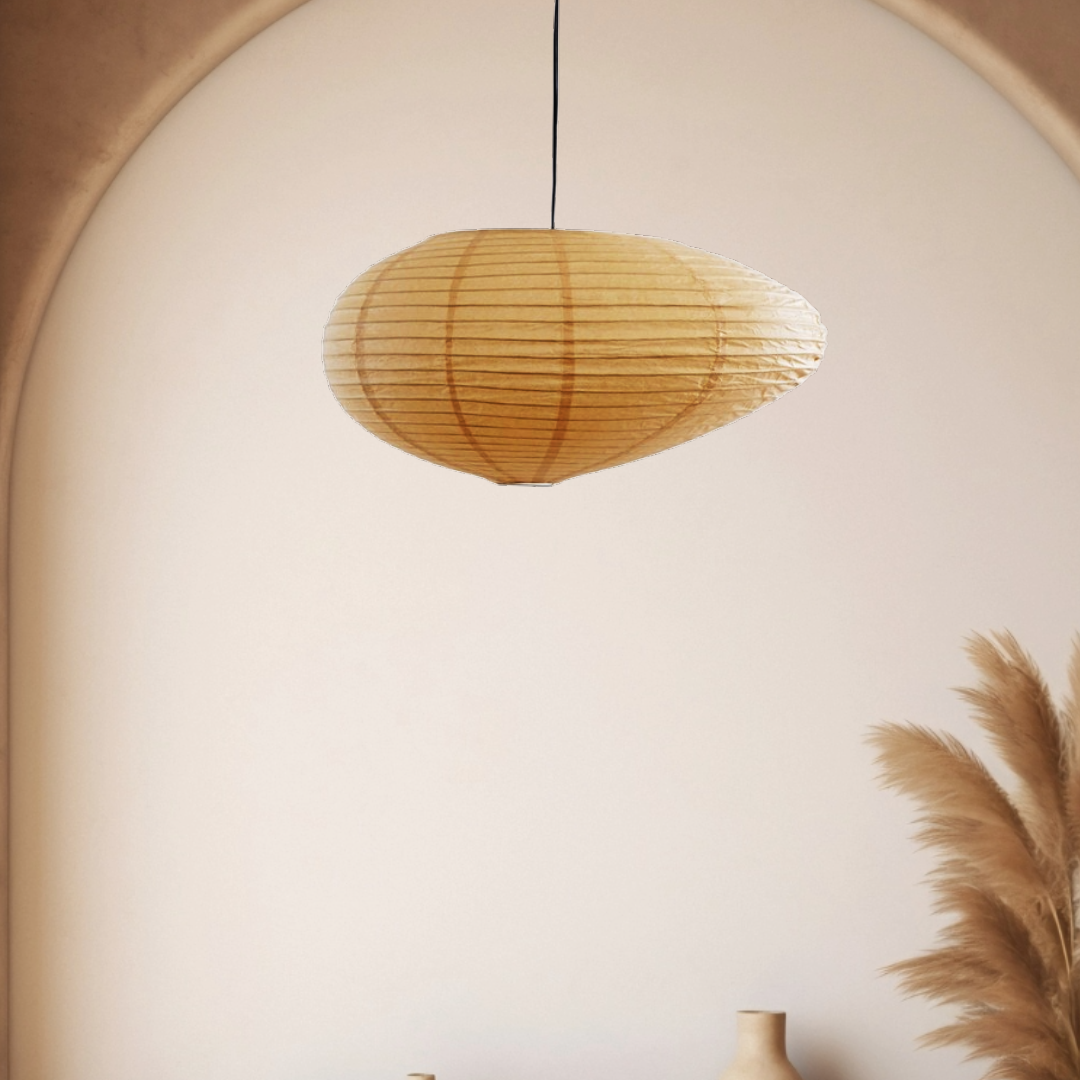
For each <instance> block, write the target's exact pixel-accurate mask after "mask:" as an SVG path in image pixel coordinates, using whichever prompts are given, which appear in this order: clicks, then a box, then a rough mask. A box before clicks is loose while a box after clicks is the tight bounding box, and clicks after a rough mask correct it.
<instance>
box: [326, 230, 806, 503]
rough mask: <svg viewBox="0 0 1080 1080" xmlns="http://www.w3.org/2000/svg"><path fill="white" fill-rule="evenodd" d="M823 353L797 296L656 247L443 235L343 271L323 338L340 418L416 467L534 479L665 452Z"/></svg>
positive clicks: (694, 254)
mask: <svg viewBox="0 0 1080 1080" xmlns="http://www.w3.org/2000/svg"><path fill="white" fill-rule="evenodd" d="M824 348H825V328H824V327H823V326H822V324H821V320H820V319H819V318H818V313H817V312H816V311H815V310H814V309H813V308H812V307H811V306H810V305H809V304H808V303H807V302H806V301H805V300H804V299H803V298H802V297H801V296H799V295H798V294H797V293H794V292H792V291H791V290H790V289H787V288H785V287H784V286H783V285H780V284H778V283H777V282H775V281H773V280H771V279H770V278H767V277H765V275H764V274H759V273H757V272H756V271H754V270H751V269H749V268H748V267H745V266H742V265H741V264H739V263H736V262H732V261H731V260H730V259H724V258H721V257H720V256H718V255H710V254H709V253H708V252H705V251H699V250H698V249H696V248H690V247H685V246H683V245H682V244H675V243H671V242H670V241H667V240H654V239H652V238H650V237H644V236H622V235H618V234H613V233H594V232H572V231H564V230H561V229H560V230H554V229H483V230H479V231H474V232H457V233H444V234H442V235H439V236H433V237H431V238H430V239H428V240H425V241H424V242H423V243H421V244H417V245H416V246H415V247H412V248H409V249H407V250H406V251H403V252H400V253H399V254H397V255H394V256H392V257H391V258H389V259H386V260H384V261H383V262H381V263H378V264H377V265H375V266H373V267H372V268H371V269H370V270H368V271H367V272H366V273H364V274H361V276H360V277H359V278H357V279H356V281H354V282H353V284H352V285H350V286H349V288H348V289H347V290H346V291H345V292H344V294H343V295H342V297H341V299H340V300H339V301H338V303H337V306H336V307H335V308H334V312H333V314H332V315H331V317H330V322H329V325H328V326H327V329H326V348H325V356H326V371H327V375H328V377H329V380H330V385H331V387H332V388H333V390H334V393H335V394H336V395H337V397H338V400H339V401H340V402H341V404H342V405H343V406H344V407H345V409H346V411H347V412H348V413H349V415H350V416H352V417H353V418H354V419H355V420H357V421H359V422H360V423H361V424H363V425H364V427H366V428H367V429H368V430H369V431H371V432H373V433H374V434H376V435H378V436H379V438H381V439H385V440H386V441H387V442H389V443H392V444H393V445H394V446H397V447H400V448H401V449H402V450H407V451H409V453H411V454H415V455H416V456H417V457H421V458H424V459H426V460H427V461H433V462H436V463H437V464H439V465H445V466H447V467H448V468H451V469H459V470H461V471H462V472H470V473H476V474H477V475H478V476H484V477H487V479H489V480H493V481H495V482H496V483H499V484H547V483H557V482H558V481H560V480H566V479H568V478H569V477H571V476H579V475H581V474H582V473H588V472H595V471H596V470H598V469H606V468H609V467H610V466H612V465H621V464H623V463H625V462H627V461H633V460H634V459H635V458H640V457H645V456H646V455H648V454H654V453H656V452H657V451H658V450H666V449H667V448H668V447H669V446H675V445H676V444H678V443H681V442H686V440H688V439H693V438H695V437H696V436H698V435H702V434H704V433H705V432H707V431H712V430H713V429H714V428H718V427H721V426H723V425H724V424H728V423H730V422H731V421H732V420H737V419H738V418H739V417H740V416H745V415H746V414H747V413H748V412H752V411H753V410H754V409H757V408H758V407H760V406H761V405H765V404H767V403H768V402H770V401H772V400H773V399H774V398H776V397H779V396H780V395H781V394H783V393H784V392H785V391H787V390H790V389H792V388H793V387H795V386H797V385H798V384H799V383H800V382H802V380H803V379H805V378H806V377H807V376H808V375H809V374H810V373H811V372H813V371H814V369H815V368H816V367H817V365H818V362H819V361H820V360H821V354H822V352H823V351H824Z"/></svg>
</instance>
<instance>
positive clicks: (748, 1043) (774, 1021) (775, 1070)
mask: <svg viewBox="0 0 1080 1080" xmlns="http://www.w3.org/2000/svg"><path fill="white" fill-rule="evenodd" d="M736 1024H737V1029H738V1041H737V1042H736V1044H735V1060H734V1061H733V1062H732V1063H731V1065H730V1067H729V1068H728V1070H727V1072H725V1073H722V1074H721V1077H720V1080H802V1078H801V1077H800V1076H799V1074H798V1073H797V1072H796V1071H795V1066H794V1065H792V1064H791V1062H790V1061H788V1056H787V1049H786V1048H785V1045H784V1036H785V1029H786V1027H787V1013H774V1012H740V1013H736Z"/></svg>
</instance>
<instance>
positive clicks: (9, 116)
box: [0, 0, 1080, 1076]
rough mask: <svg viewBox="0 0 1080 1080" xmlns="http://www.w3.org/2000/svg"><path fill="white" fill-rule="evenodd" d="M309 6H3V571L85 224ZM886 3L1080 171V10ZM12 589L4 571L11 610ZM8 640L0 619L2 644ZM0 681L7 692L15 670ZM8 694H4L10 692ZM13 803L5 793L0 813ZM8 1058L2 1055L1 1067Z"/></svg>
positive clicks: (1051, 1)
mask: <svg viewBox="0 0 1080 1080" xmlns="http://www.w3.org/2000/svg"><path fill="white" fill-rule="evenodd" d="M302 2H303V0H4V3H3V5H2V6H0V286H2V288H0V349H2V352H3V357H2V366H0V504H2V505H3V506H4V507H5V511H4V513H5V520H4V523H3V525H2V526H0V536H3V537H4V540H2V541H0V544H3V545H4V551H0V567H6V535H7V523H6V506H7V488H8V479H9V473H10V458H11V448H12V442H13V432H14V426H15V421H16V417H17V411H18V403H19V394H20V388H21V385H22V379H23V374H24V372H25V369H26V364H27V361H28V358H29V355H30V351H31V348H32V345H33V341H34V337H35V334H36V330H37V326H38V324H39V321H40V319H41V315H42V313H43V311H44V309H45V306H46V304H47V303H48V299H49V296H50V295H51V292H52V289H53V286H54V284H55V282H56V280H57V277H58V275H59V273H60V271H61V269H62V267H63V265H64V262H65V259H66V258H67V255H68V253H69V251H70V250H71V247H72V245H73V243H74V242H75V240H76V238H77V237H78V235H79V232H80V230H81V228H82V226H83V224H84V223H85V221H86V220H87V218H88V216H89V215H90V213H91V212H92V210H93V208H94V206H95V205H96V203H97V201H98V199H99V198H100V196H101V194H102V193H103V192H104V190H105V189H106V188H107V187H108V184H109V183H110V181H111V180H112V178H113V177H114V176H115V175H116V173H117V171H118V170H119V169H120V168H121V167H122V166H123V164H124V162H125V161H126V160H127V158H128V157H129V156H130V154H131V153H132V151H133V150H134V149H135V148H136V147H137V146H138V144H139V143H140V142H141V141H142V139H143V138H144V137H145V135H146V134H147V132H149V131H150V130H151V129H152V128H153V126H154V125H155V124H156V122H157V121H158V120H159V119H160V118H161V117H162V116H163V115H164V114H165V113H166V112H167V111H168V110H169V108H171V106H172V105H173V104H174V103H175V102H176V101H177V100H178V99H179V98H180V97H182V96H183V94H184V93H186V92H187V90H188V89H190V87H191V86H193V85H194V84H195V83H197V82H198V81H199V79H200V78H202V76H203V75H205V74H206V73H207V72H208V71H210V70H212V69H213V68H214V67H215V66H216V65H217V64H218V63H220V61H221V60H222V59H224V58H225V57H226V56H227V55H228V54H229V53H231V52H232V51H234V50H235V49H236V48H237V47H239V46H240V45H242V44H243V43H244V42H245V41H247V40H248V39H249V38H251V37H252V36H253V35H254V34H256V33H258V32H259V31H260V30H261V29H263V28H264V27H265V26H267V25H269V24H270V23H272V22H273V21H275V20H276V19H277V18H279V17H281V16H282V15H284V14H285V13H287V12H288V11H290V10H292V9H293V8H295V7H298V6H299V4H300V3H302ZM880 2H881V3H882V5H883V6H884V7H886V8H888V9H890V10H892V11H894V12H895V13H897V14H898V15H900V16H902V17H904V18H907V19H908V20H909V21H911V22H912V23H914V24H915V25H916V26H919V27H920V28H921V29H923V30H924V31H926V32H927V33H929V34H931V36H933V37H935V38H937V39H938V40H939V41H941V42H942V43H943V44H944V45H946V46H947V47H948V48H950V49H951V50H952V51H953V52H955V53H956V54H957V55H958V56H960V57H961V58H962V59H964V60H965V61H966V62H967V63H969V64H970V65H971V66H972V67H974V68H975V69H976V70H978V71H980V72H981V73H982V74H983V75H984V76H985V77H987V78H988V79H989V80H990V81H991V82H993V83H994V84H995V85H996V86H997V87H998V88H999V89H1000V90H1001V91H1002V92H1003V93H1004V94H1005V95H1006V96H1007V97H1009V98H1010V100H1012V101H1013V102H1014V104H1015V105H1016V106H1017V108H1019V109H1020V110H1021V111H1022V112H1023V113H1024V114H1025V115H1026V116H1028V118H1029V119H1030V120H1031V121H1032V122H1033V123H1034V124H1035V125H1036V126H1037V127H1038V128H1039V129H1040V130H1041V131H1042V132H1043V134H1044V135H1045V136H1046V137H1047V138H1048V139H1049V140H1050V141H1051V143H1052V144H1053V145H1054V146H1055V147H1056V148H1057V149H1058V151H1059V153H1061V154H1062V156H1063V157H1064V158H1065V159H1066V161H1068V162H1069V164H1070V165H1071V166H1072V167H1073V168H1074V170H1080V153H1078V152H1077V147H1080V4H1077V3H1076V2H1075V0H935V2H932V3H931V2H930V0H880ZM5 597H6V571H5V572H4V573H2V574H0V607H4V606H5ZM5 635H6V631H5V630H4V629H3V627H2V626H0V642H6V636H5ZM4 654H5V655H6V646H5V648H4ZM0 682H2V683H3V684H4V686H6V671H4V672H0ZM0 701H3V702H6V692H5V690H4V689H3V687H0ZM3 732H6V715H5V714H4V713H0V746H6V738H3V737H2V733H3ZM5 760H6V755H5ZM4 774H5V775H6V770H5V771H4ZM5 807H6V798H5V797H3V795H2V793H0V814H4V813H6V811H5V809H4V808H5ZM4 835H6V827H5V826H4V824H3V822H0V837H2V836H4ZM6 861H7V860H6V858H0V905H2V904H5V903H6ZM0 920H4V916H3V909H2V908H0ZM4 921H6V920H4ZM0 939H3V941H2V943H0V948H2V949H4V950H5V953H4V955H3V956H0V995H2V996H3V1000H0V1015H6V1006H5V1004H4V1002H5V1001H6V978H5V977H3V974H2V973H3V972H4V971H6V935H0ZM5 1035H6V1032H5ZM5 1042H6V1039H5ZM5 1063H6V1054H3V1053H2V1052H0V1075H4V1076H6V1075H7V1069H6V1064H5Z"/></svg>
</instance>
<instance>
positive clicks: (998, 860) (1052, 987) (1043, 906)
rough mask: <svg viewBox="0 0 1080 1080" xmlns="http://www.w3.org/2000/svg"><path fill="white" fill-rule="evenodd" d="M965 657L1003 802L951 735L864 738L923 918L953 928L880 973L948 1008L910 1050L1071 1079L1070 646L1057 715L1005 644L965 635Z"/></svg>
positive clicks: (1076, 868)
mask: <svg viewBox="0 0 1080 1080" xmlns="http://www.w3.org/2000/svg"><path fill="white" fill-rule="evenodd" d="M968 655H969V656H970V657H971V659H972V662H973V663H974V664H975V667H976V668H977V669H978V671H979V673H980V674H981V676H982V680H981V682H980V684H979V685H978V686H977V687H975V688H974V689H967V690H961V691H960V693H961V696H962V697H963V698H964V699H965V700H966V701H967V702H969V703H970V704H971V706H972V711H973V716H974V719H975V720H976V722H977V723H978V724H979V725H980V726H981V727H982V728H983V730H984V731H986V733H987V735H988V736H989V739H990V742H991V745H992V746H993V747H994V749H995V750H996V751H997V753H998V754H999V755H1000V757H1001V759H1002V761H1003V762H1004V763H1005V764H1006V765H1007V766H1008V768H1009V770H1010V772H1011V773H1012V774H1013V776H1014V777H1015V779H1016V784H1015V787H1014V790H1012V791H1011V792H1006V791H1005V790H1004V788H1002V787H1001V785H1000V784H998V783H997V781H996V780H994V778H993V777H992V776H991V775H990V772H989V771H988V770H987V768H986V767H985V766H984V765H983V763H982V762H981V761H980V760H979V759H978V758H977V757H976V756H975V755H974V754H973V753H972V752H971V751H970V750H968V749H967V748H966V747H965V746H964V745H963V744H962V743H960V742H959V740H957V739H955V738H953V737H952V736H951V735H940V734H937V733H935V732H932V731H929V730H927V729H926V728H923V727H918V726H915V725H912V724H904V725H901V724H882V725H880V726H878V727H876V728H875V729H874V730H873V733H872V735H871V742H872V743H873V745H874V746H875V747H876V748H877V750H878V754H879V756H878V763H879V765H880V766H881V768H882V781H883V783H884V784H885V785H886V786H887V787H890V788H893V789H895V790H897V791H899V792H901V793H902V794H904V795H908V796H910V797H911V798H913V799H914V800H915V801H916V803H917V804H918V806H919V808H920V811H921V813H920V816H919V825H920V828H919V832H918V833H917V839H918V841H919V843H920V844H922V845H923V846H926V847H929V848H930V849H931V850H933V851H935V852H937V854H938V856H939V860H940V861H939V863H938V865H937V867H936V869H935V870H934V871H933V873H932V875H931V883H932V887H933V890H934V898H935V908H936V910H937V911H939V912H941V913H944V914H946V915H948V916H950V917H951V918H952V919H953V921H952V922H951V923H950V924H949V925H948V927H947V928H946V929H945V930H944V931H943V933H942V934H941V938H940V944H939V945H938V947H937V948H935V949H933V950H931V951H930V952H927V953H924V954H923V955H922V956H918V957H915V958H914V959H912V960H905V961H903V962H901V963H899V964H894V965H892V966H891V967H890V968H887V969H886V970H887V972H888V973H890V974H893V975H897V976H898V977H899V979H900V986H901V989H902V990H903V991H904V992H905V993H907V994H917V995H921V996H924V997H928V998H930V999H931V1000H933V1001H936V1002H938V1003H939V1004H944V1005H951V1006H954V1007H956V1008H958V1010H959V1013H958V1015H957V1016H956V1018H955V1019H954V1020H953V1021H952V1023H950V1024H947V1025H945V1026H944V1027H941V1028H938V1029H937V1030H936V1031H932V1032H930V1034H929V1035H927V1036H925V1037H924V1039H923V1043H924V1045H927V1046H953V1045H959V1046H965V1047H966V1048H967V1049H968V1050H969V1051H970V1053H969V1057H970V1058H982V1059H988V1060H989V1061H990V1062H991V1066H990V1070H989V1072H987V1074H986V1077H985V1080H1078V1078H1080V925H1078V911H1077V899H1078V891H1080V636H1078V637H1077V639H1076V640H1075V642H1074V650H1073V656H1072V661H1071V663H1070V666H1069V696H1068V698H1067V699H1066V700H1065V702H1064V703H1063V705H1062V707H1061V709H1060V710H1059V709H1058V708H1057V707H1056V706H1055V705H1054V702H1053V699H1052V698H1051V696H1050V692H1049V690H1048V689H1047V686H1046V682H1045V681H1044V680H1043V678H1042V676H1041V675H1040V674H1039V671H1038V668H1037V667H1036V666H1035V664H1034V663H1033V661H1032V659H1031V657H1030V656H1028V655H1027V653H1025V652H1024V650H1023V649H1021V648H1020V645H1019V644H1018V643H1017V641H1016V639H1015V638H1014V637H1013V636H1012V635H1011V634H997V635H994V636H993V637H982V636H976V637H973V638H972V639H971V641H970V642H969V644H968Z"/></svg>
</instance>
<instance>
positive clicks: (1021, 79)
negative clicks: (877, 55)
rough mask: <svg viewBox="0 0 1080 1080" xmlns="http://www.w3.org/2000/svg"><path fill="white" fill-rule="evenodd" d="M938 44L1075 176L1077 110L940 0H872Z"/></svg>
mask: <svg viewBox="0 0 1080 1080" xmlns="http://www.w3.org/2000/svg"><path fill="white" fill-rule="evenodd" d="M873 2H874V3H876V4H877V5H878V6H879V7H882V8H884V9H885V10H886V11H889V12H891V13H892V14H894V15H896V16H898V17H900V18H901V19H903V20H904V21H905V22H908V23H910V24H911V25H912V26H914V27H915V29H917V30H921V31H922V32H923V33H924V34H926V36H927V37H929V38H932V39H933V40H934V41H936V42H937V43H938V44H939V45H941V46H943V47H944V48H945V49H947V50H948V51H949V52H950V53H952V54H953V56H955V57H956V58H957V59H958V60H960V61H961V62H962V63H964V64H966V65H967V66H968V67H969V68H971V70H972V71H974V72H975V73H976V74H977V75H980V76H982V78H983V79H984V80H985V81H986V82H987V83H989V84H990V86H992V87H993V88H994V89H995V90H996V91H997V92H998V93H999V94H1000V95H1001V96H1002V97H1003V98H1005V100H1006V101H1008V102H1009V104H1010V105H1012V106H1013V108H1015V109H1016V110H1017V112H1019V113H1020V115H1021V116H1023V117H1024V119H1025V120H1027V122H1028V123H1029V124H1031V126H1032V127H1033V128H1035V130H1036V131H1037V132H1038V133H1039V134H1040V135H1041V136H1042V137H1043V138H1044V139H1045V140H1046V141H1047V142H1048V143H1049V144H1050V146H1051V147H1052V148H1053V150H1054V151H1055V152H1056V153H1057V155H1058V156H1059V157H1060V158H1061V159H1062V161H1064V162H1065V165H1066V166H1067V167H1068V169H1069V170H1070V171H1071V172H1072V174H1073V175H1074V176H1075V177H1076V178H1077V179H1078V180H1080V114H1078V115H1077V116H1070V115H1069V113H1068V112H1067V111H1066V110H1065V109H1064V108H1063V107H1062V106H1061V105H1059V104H1058V102H1057V101H1055V99H1054V98H1053V97H1052V96H1051V95H1050V94H1049V93H1048V92H1047V91H1046V90H1045V89H1044V88H1043V87H1042V86H1040V85H1039V83H1038V82H1037V81H1036V80H1035V79H1034V78H1032V77H1031V76H1030V75H1028V74H1027V73H1026V72H1025V71H1024V69H1023V68H1022V67H1021V66H1020V64H1019V63H1017V62H1016V61H1014V60H1013V59H1011V58H1010V57H1009V56H1008V55H1007V54H1006V53H1005V52H1003V51H1002V50H1001V49H1000V48H998V47H997V46H996V45H994V44H992V43H991V42H990V41H989V40H988V39H987V37H986V36H984V35H983V34H981V33H979V31H978V30H977V29H976V28H975V27H973V26H972V25H970V24H968V23H965V22H964V21H963V20H962V19H960V18H959V17H957V16H956V15H954V14H953V13H952V12H951V11H948V10H946V9H945V8H944V7H943V6H942V4H941V2H940V0H873Z"/></svg>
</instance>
